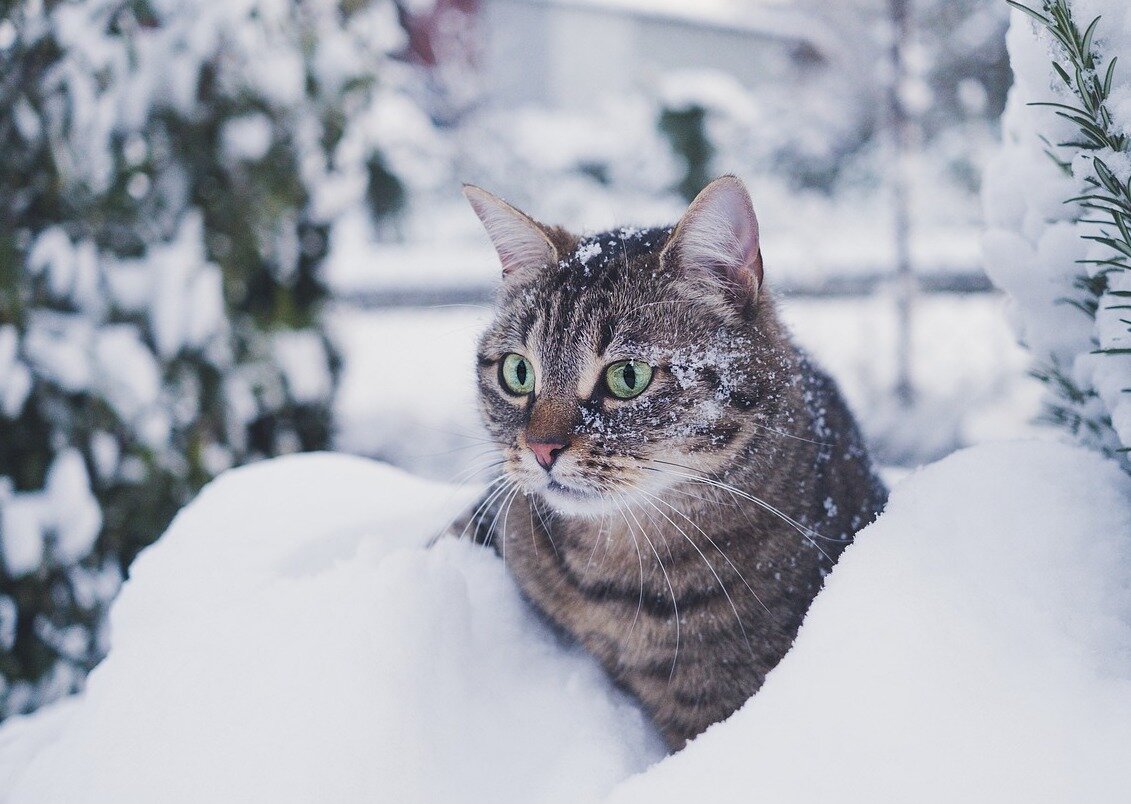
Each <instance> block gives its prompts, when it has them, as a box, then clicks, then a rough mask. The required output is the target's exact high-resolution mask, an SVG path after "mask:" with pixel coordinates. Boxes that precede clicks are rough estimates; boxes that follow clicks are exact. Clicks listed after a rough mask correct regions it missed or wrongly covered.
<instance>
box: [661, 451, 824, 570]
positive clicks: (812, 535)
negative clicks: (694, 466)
mask: <svg viewBox="0 0 1131 804" xmlns="http://www.w3.org/2000/svg"><path fill="white" fill-rule="evenodd" d="M652 462H653V463H661V464H666V465H668V466H678V467H680V468H681V469H689V468H690V467H686V466H682V465H681V464H678V463H671V462H670V461H660V460H655V459H653V461H652ZM645 468H646V469H647V468H651V470H652V471H654V472H662V471H664V470H660V469H655V468H653V467H645ZM667 473H668V474H670V475H671V476H673V477H682V478H684V479H685V480H690V481H692V482H695V483H703V484H706V485H709V486H715V487H716V488H720V489H722V490H724V491H726V492H728V493H730V494H732V495H735V496H738V497H741V498H742V499H745V500H749V501H750V502H752V503H754V504H755V505H758V506H760V507H761V508H762V509H763V510H765V511H767V512H768V513H771V514H773V515H775V516H777V517H778V518H779V519H781V520H782V521H783V522H785V523H786V524H788V525H790V526H791V527H793V528H794V530H796V531H797V532H798V533H800V534H801V535H802V536H804V537H805V538H806V539H808V540H809V542H810V544H812V545H813V547H815V548H816V549H817V550H818V551H819V552H820V553H821V555H822V556H824V557H825V559H826V560H828V561H830V562H831V561H832V557H831V556H830V555H829V554H828V553H826V552H825V551H824V549H823V548H822V547H821V545H819V544H818V543H817V541H816V539H817V538H820V539H825V540H826V541H831V542H839V541H840V540H839V539H832V538H830V537H828V536H822V535H821V534H819V533H817V532H816V531H814V530H812V529H810V528H806V527H805V526H804V525H802V524H800V523H799V522H797V521H796V520H795V519H793V518H792V517H790V516H789V515H788V514H786V513H785V512H784V511H781V510H779V509H778V508H776V507H774V506H773V505H771V504H770V503H768V502H766V501H765V500H763V499H761V498H759V497H756V496H754V495H753V494H750V493H749V492H746V491H743V490H742V489H739V488H735V487H734V486H732V485H730V484H729V483H723V482H722V481H721V480H715V479H713V478H708V477H702V476H700V475H695V474H683V473H681V472H672V471H670V470H668V471H667Z"/></svg>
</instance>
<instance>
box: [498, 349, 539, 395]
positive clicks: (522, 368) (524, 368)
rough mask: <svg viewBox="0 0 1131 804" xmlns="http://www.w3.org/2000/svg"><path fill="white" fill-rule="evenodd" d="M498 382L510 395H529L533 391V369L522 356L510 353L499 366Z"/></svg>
mask: <svg viewBox="0 0 1131 804" xmlns="http://www.w3.org/2000/svg"><path fill="white" fill-rule="evenodd" d="M499 380H500V382H502V384H503V388H505V389H507V390H508V391H510V392H511V393H512V394H518V395H519V396H522V395H523V394H529V393H530V392H531V391H533V390H534V367H533V366H531V365H530V361H529V360H527V359H526V358H525V357H523V356H522V355H516V354H515V353H514V352H511V353H510V354H509V355H507V356H506V357H504V358H503V363H502V365H501V366H499Z"/></svg>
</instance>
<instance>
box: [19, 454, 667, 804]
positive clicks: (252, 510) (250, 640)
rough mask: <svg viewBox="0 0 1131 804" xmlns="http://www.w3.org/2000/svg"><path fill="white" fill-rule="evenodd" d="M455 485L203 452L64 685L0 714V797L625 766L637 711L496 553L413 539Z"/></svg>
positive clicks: (538, 795) (558, 794)
mask: <svg viewBox="0 0 1131 804" xmlns="http://www.w3.org/2000/svg"><path fill="white" fill-rule="evenodd" d="M474 491H475V489H464V490H462V491H458V492H457V491H454V490H452V489H451V488H448V487H443V486H438V485H435V484H432V483H428V482H425V481H421V480H417V479H413V478H411V477H409V476H407V475H404V474H402V473H400V472H398V471H396V470H393V469H391V468H389V467H386V466H383V465H379V464H375V463H371V462H368V461H364V460H361V459H356V458H348V457H343V456H334V455H317V454H316V455H304V456H295V457H290V458H285V459H280V460H275V461H270V462H266V463H262V464H259V465H256V466H253V467H250V468H244V469H238V470H234V471H232V472H230V473H228V474H226V475H224V476H223V477H222V478H221V479H220V480H218V481H216V482H215V483H213V484H212V485H211V486H209V487H208V488H207V489H206V490H205V491H204V492H203V493H202V494H201V496H200V497H199V498H198V499H197V500H196V501H195V502H194V503H193V504H192V505H190V506H189V507H188V508H187V509H186V510H184V511H183V512H182V513H181V514H180V516H179V517H178V518H177V519H176V521H175V522H174V524H173V525H172V527H171V528H170V531H169V532H168V533H167V534H166V536H165V537H164V538H162V539H161V541H160V542H159V543H158V545H157V546H155V547H153V548H151V549H150V550H148V551H146V552H145V553H144V554H143V555H142V556H141V557H140V558H139V559H138V560H137V562H136V563H135V564H134V567H133V570H132V573H131V579H130V580H129V581H128V582H127V584H126V586H125V587H124V588H123V591H122V594H121V596H120V597H119V598H118V600H117V602H116V603H115V605H114V608H113V611H112V614H111V626H112V629H113V631H114V646H113V650H112V653H111V655H110V657H109V658H108V659H107V660H106V661H105V662H104V663H103V664H102V665H101V666H100V667H99V668H98V669H97V670H96V671H95V672H94V673H93V674H92V675H91V677H90V680H89V684H88V687H87V690H86V692H85V693H84V694H83V696H82V698H81V699H80V700H79V701H77V702H75V703H72V704H64V708H63V709H61V710H55V709H48V710H46V711H45V712H44V713H43V714H41V715H39V716H37V717H35V718H32V719H22V720H21V719H17V720H15V721H14V722H12V723H11V724H9V725H7V726H6V727H5V728H4V730H3V732H0V789H4V790H6V791H8V793H9V795H8V797H7V798H6V799H5V800H6V801H11V802H21V801H37V802H44V801H62V800H83V801H90V802H97V801H114V802H132V801H138V802H149V801H156V800H160V801H169V802H175V801H199V800H200V798H201V796H204V797H205V798H207V799H209V800H213V801H237V800H244V801H247V800H264V801H280V802H285V801H315V800H329V801H366V800H369V801H371V800H396V801H445V800H494V801H576V800H578V799H582V800H591V799H594V798H596V797H597V796H599V795H601V794H603V793H605V792H607V791H608V790H609V789H611V787H612V785H613V784H614V783H615V782H616V781H618V780H620V779H622V778H624V777H626V776H627V775H629V774H631V773H633V772H636V771H639V770H642V769H643V768H644V767H646V766H647V765H648V763H649V762H651V761H653V760H655V759H657V758H658V757H659V756H660V748H659V745H658V743H657V741H656V739H655V737H654V736H653V735H652V734H651V732H650V730H649V729H648V728H646V726H645V724H644V721H643V719H642V718H641V716H640V715H639V714H638V713H637V712H636V710H635V709H634V707H632V706H631V705H630V704H628V703H627V701H625V700H624V699H623V698H622V697H621V696H620V695H619V694H617V693H616V692H614V691H613V690H612V689H611V688H610V685H609V684H608V683H607V681H606V680H605V679H604V677H603V675H602V673H601V671H600V670H599V668H598V667H597V665H596V663H595V662H594V661H592V660H591V659H589V658H588V657H586V656H583V655H581V654H580V653H578V652H577V651H576V650H573V649H569V648H565V647H563V646H562V645H561V644H560V643H559V642H558V640H557V639H556V638H555V637H553V636H552V635H550V634H548V633H546V632H545V631H544V629H543V627H542V625H541V624H540V622H539V621H538V620H537V619H536V618H535V617H534V616H532V615H531V614H530V613H529V612H528V610H527V609H526V608H525V606H524V604H523V603H522V601H521V598H520V597H519V594H518V592H517V590H516V588H515V587H514V585H513V584H512V582H511V581H510V579H509V578H508V576H507V575H506V574H505V570H504V568H503V566H502V563H501V562H500V561H499V560H497V559H496V558H495V557H494V556H493V555H492V554H490V553H489V552H487V551H485V550H483V549H481V548H477V547H473V546H472V545H470V544H469V543H466V542H465V543H459V542H456V541H454V540H445V541H444V542H443V543H441V544H439V545H437V546H436V547H435V548H432V549H426V547H425V545H426V544H427V542H428V541H429V540H430V539H431V538H432V537H433V536H434V535H436V534H437V533H438V532H439V530H440V529H441V528H442V527H443V526H444V524H445V523H446V521H447V520H448V518H449V517H451V516H453V515H454V514H455V513H456V512H457V511H459V510H461V509H462V508H463V507H464V506H465V505H467V503H468V502H469V501H470V499H471V495H472V494H473V493H474ZM220 556H222V557H223V558H222V559H219V558H218V557H220ZM43 723H49V725H50V727H51V729H50V730H51V731H52V732H54V733H52V734H50V735H47V734H44V727H42V726H41V724H43ZM29 746H30V748H29ZM9 763H10V764H9ZM64 766H65V767H66V768H67V771H66V773H59V772H58V769H59V768H62V767H64ZM5 779H7V780H9V783H8V784H4V783H3V780H5Z"/></svg>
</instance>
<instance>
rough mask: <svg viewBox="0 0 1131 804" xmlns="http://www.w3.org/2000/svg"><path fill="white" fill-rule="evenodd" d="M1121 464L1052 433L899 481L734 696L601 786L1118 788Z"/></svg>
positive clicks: (1127, 773) (1129, 504) (732, 797)
mask: <svg viewBox="0 0 1131 804" xmlns="http://www.w3.org/2000/svg"><path fill="white" fill-rule="evenodd" d="M1129 534H1131V480H1129V479H1128V478H1127V477H1126V476H1125V475H1123V474H1122V473H1121V472H1120V471H1119V470H1118V468H1117V467H1116V466H1115V465H1114V464H1112V463H1106V462H1104V461H1103V460H1102V459H1100V458H1098V457H1096V456H1095V455H1093V454H1089V453H1087V452H1084V451H1083V450H1080V449H1076V448H1071V447H1066V446H1063V445H1059V444H1051V443H1047V444H1040V443H1012V444H995V445H987V446H981V447H977V448H973V449H970V450H966V451H963V452H960V453H957V454H955V455H953V456H951V457H949V458H947V459H945V460H943V461H941V462H939V463H938V464H935V465H933V466H930V467H928V468H927V469H924V470H922V471H921V472H919V473H917V474H915V475H913V476H912V477H910V478H909V479H908V480H906V481H905V482H904V483H903V484H901V485H900V486H898V487H897V488H896V489H895V490H894V491H893V494H892V498H891V501H890V503H889V505H888V507H887V509H886V511H885V513H884V514H883V515H882V516H881V518H880V519H879V520H878V521H877V522H876V523H875V524H874V525H872V526H871V527H869V528H868V529H866V530H865V531H864V532H863V533H862V534H861V535H860V537H859V538H858V540H857V543H856V545H855V546H853V547H850V548H849V549H848V550H847V551H846V552H845V554H844V556H843V557H842V558H841V559H840V563H839V565H838V566H837V568H836V569H835V570H834V572H833V574H832V576H831V577H830V579H829V581H828V583H827V586H826V588H825V590H824V591H823V592H822V593H821V595H820V596H819V597H818V598H817V600H816V602H815V603H814V604H813V607H812V608H811V610H810V613H809V616H808V617H807V619H806V621H805V623H804V625H803V626H802V629H801V632H800V633H799V635H798V638H797V643H796V645H795V647H794V649H793V650H792V651H791V652H790V653H789V654H788V655H787V656H786V658H785V659H784V660H783V661H782V663H781V664H780V665H779V666H778V668H777V669H775V670H774V671H772V672H771V673H770V675H769V676H768V678H767V680H766V684H765V686H764V687H763V688H762V690H761V691H760V692H759V693H758V695H757V696H756V697H755V698H754V699H753V700H752V701H751V702H749V703H748V704H747V705H746V706H745V707H744V708H743V709H742V710H740V711H739V712H738V713H736V714H735V715H734V716H733V717H732V718H731V719H730V720H728V721H727V722H726V723H724V724H723V725H721V726H716V727H714V728H712V729H711V730H709V731H708V732H707V733H706V734H705V735H703V736H702V737H701V738H700V739H698V740H696V741H695V742H694V743H692V744H691V745H690V746H689V747H688V749H687V750H686V751H684V752H683V753H682V754H679V755H676V756H673V757H671V758H670V759H668V760H665V761H664V762H663V763H661V764H660V765H658V766H656V767H655V768H653V769H652V770H651V771H649V772H648V773H646V774H644V775H643V776H641V777H638V778H636V779H634V780H631V781H629V782H628V783H627V784H626V785H624V786H623V787H622V788H620V789H619V790H618V791H617V794H616V795H614V796H613V798H612V800H613V801H656V800H659V801H680V800H690V799H694V798H695V797H696V795H697V794H698V793H700V792H701V791H702V789H703V784H704V780H708V779H709V780H711V790H712V796H713V797H714V798H715V799H716V800H719V801H749V800H754V799H759V800H767V801H923V802H929V801H940V802H943V801H1034V802H1036V801H1115V800H1120V799H1121V798H1123V797H1124V796H1125V794H1126V792H1127V789H1128V786H1129V785H1131V766H1129V765H1128V763H1127V761H1126V759H1127V757H1126V748H1127V746H1128V745H1131V671H1129V668H1131V664H1129V663H1128V659H1129V658H1131V540H1129V539H1128V535H1129Z"/></svg>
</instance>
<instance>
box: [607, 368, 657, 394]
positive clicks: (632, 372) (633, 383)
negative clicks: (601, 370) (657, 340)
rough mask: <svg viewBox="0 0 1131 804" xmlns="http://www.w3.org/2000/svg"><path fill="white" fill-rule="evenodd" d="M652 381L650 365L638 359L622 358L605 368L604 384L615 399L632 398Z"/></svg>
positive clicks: (642, 391)
mask: <svg viewBox="0 0 1131 804" xmlns="http://www.w3.org/2000/svg"><path fill="white" fill-rule="evenodd" d="M650 382H652V367H651V366H649V365H648V364H647V363H641V362H640V361H639V360H622V361H620V362H619V363H613V364H612V365H611V366H609V367H608V368H607V369H605V384H606V385H608V386H609V391H610V393H612V395H613V396H615V397H616V398H617V399H632V398H633V397H635V396H640V395H641V394H642V393H644V389H645V388H647V387H648V383H650Z"/></svg>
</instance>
